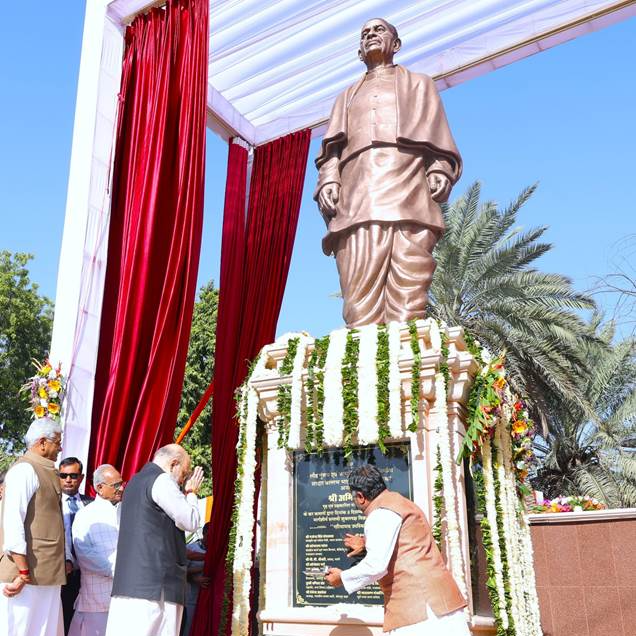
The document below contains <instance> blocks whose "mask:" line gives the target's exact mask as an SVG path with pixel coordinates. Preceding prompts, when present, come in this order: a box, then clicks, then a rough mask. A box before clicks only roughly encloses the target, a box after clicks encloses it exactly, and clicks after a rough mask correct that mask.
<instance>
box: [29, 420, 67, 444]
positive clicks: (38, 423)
mask: <svg viewBox="0 0 636 636" xmlns="http://www.w3.org/2000/svg"><path fill="white" fill-rule="evenodd" d="M58 434H59V435H61V434H62V426H61V425H60V424H59V422H56V421H55V420H52V419H50V418H48V417H39V418H38V419H37V420H33V422H31V426H29V430H28V431H27V432H26V434H25V436H24V445H25V446H26V447H27V448H31V447H32V446H34V445H35V444H37V443H38V440H40V439H42V438H43V437H44V438H46V439H49V440H51V441H53V440H54V439H55V436H56V435H58Z"/></svg>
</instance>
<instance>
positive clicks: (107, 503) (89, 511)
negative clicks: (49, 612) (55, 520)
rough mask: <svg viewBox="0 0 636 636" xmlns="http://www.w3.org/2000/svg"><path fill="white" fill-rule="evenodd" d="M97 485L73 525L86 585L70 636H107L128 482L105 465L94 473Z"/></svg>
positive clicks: (79, 562)
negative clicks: (120, 507)
mask: <svg viewBox="0 0 636 636" xmlns="http://www.w3.org/2000/svg"><path fill="white" fill-rule="evenodd" d="M93 486H94V487H95V490H96V491H97V497H96V498H95V501H93V502H92V503H90V504H89V505H87V506H86V507H85V508H83V509H82V510H80V511H79V512H78V513H77V515H76V516H75V521H74V522H73V549H74V552H75V557H76V559H77V562H78V564H79V567H80V570H81V572H82V585H81V588H80V591H79V596H78V597H77V603H76V604H75V614H74V616H73V620H72V622H71V627H70V631H69V636H103V634H105V633H106V623H107V622H108V608H109V606H110V593H111V590H112V587H113V576H114V573H115V558H116V556H117V538H118V537H119V503H120V501H121V497H122V494H123V491H124V482H123V480H122V477H121V474H120V472H119V471H118V470H117V469H116V468H115V467H114V466H111V465H110V464H103V465H102V466H98V467H97V468H96V469H95V472H94V473H93Z"/></svg>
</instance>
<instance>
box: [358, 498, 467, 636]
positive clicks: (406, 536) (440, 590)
mask: <svg viewBox="0 0 636 636" xmlns="http://www.w3.org/2000/svg"><path fill="white" fill-rule="evenodd" d="M378 508H386V509H387V510H391V511H393V512H395V513H397V514H398V515H400V517H401V518H402V527H401V528H400V533H399V535H398V538H397V542H396V545H395V550H394V552H393V556H392V557H391V561H390V562H389V567H388V572H387V574H386V575H385V576H383V577H382V578H381V579H380V580H379V581H378V583H379V584H380V588H381V589H382V592H383V593H384V631H385V632H387V631H389V630H392V629H397V628H398V627H404V626H406V625H413V624H415V623H419V622H421V621H424V620H426V619H427V618H428V616H427V612H426V607H427V606H428V607H430V608H431V610H432V611H433V612H434V613H435V615H436V616H443V615H445V614H450V613H451V612H454V611H456V610H458V609H461V608H462V607H466V600H465V599H464V597H463V596H462V594H461V592H460V591H459V588H458V587H457V584H456V583H455V580H454V579H453V577H452V575H451V573H450V572H449V571H448V569H447V568H446V565H445V563H444V560H443V558H442V555H441V553H440V551H439V550H438V548H437V545H436V544H435V540H434V539H433V534H432V532H431V527H430V526H429V524H428V522H427V520H426V517H425V516H424V513H423V512H422V511H421V510H420V508H419V507H418V506H417V505H415V504H414V503H413V502H412V501H411V500H409V499H407V498H406V497H403V496H402V495H400V494H399V493H397V492H391V491H390V490H385V491H383V492H382V493H380V494H379V495H378V496H377V497H376V498H375V499H374V500H373V501H372V502H371V503H370V505H369V507H368V508H367V510H366V511H365V514H366V515H367V516H368V515H369V514H371V512H373V511H374V510H376V509H378Z"/></svg>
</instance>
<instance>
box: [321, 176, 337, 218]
mask: <svg viewBox="0 0 636 636" xmlns="http://www.w3.org/2000/svg"><path fill="white" fill-rule="evenodd" d="M338 199H340V184H339V183H327V184H325V185H324V186H323V187H322V188H321V190H320V192H319V193H318V207H319V208H320V211H321V212H322V214H323V216H324V217H325V220H327V219H331V218H333V217H334V216H336V203H338Z"/></svg>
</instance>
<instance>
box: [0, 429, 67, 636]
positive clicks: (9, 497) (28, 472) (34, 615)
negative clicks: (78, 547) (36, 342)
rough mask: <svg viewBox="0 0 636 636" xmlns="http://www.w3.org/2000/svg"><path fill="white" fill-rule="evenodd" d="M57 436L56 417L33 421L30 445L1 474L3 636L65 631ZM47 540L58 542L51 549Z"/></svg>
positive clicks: (58, 635) (55, 635) (0, 622)
mask: <svg viewBox="0 0 636 636" xmlns="http://www.w3.org/2000/svg"><path fill="white" fill-rule="evenodd" d="M61 437H62V429H61V427H60V425H59V424H58V423H57V422H54V421H52V420H49V419H48V418H40V419H38V420H35V421H34V422H33V423H32V424H31V426H30V427H29V430H28V431H27V434H26V435H25V444H26V446H27V448H28V449H29V450H28V451H27V452H26V453H25V455H24V456H23V457H22V458H20V460H19V461H18V462H17V463H16V464H15V465H14V466H13V467H12V468H11V469H10V470H9V471H8V473H7V475H6V479H5V493H4V498H3V501H2V557H1V559H0V571H1V572H2V580H3V581H4V582H2V583H0V634H2V635H3V636H4V635H5V634H6V635H8V636H63V634H64V624H63V620H62V603H61V601H60V585H61V583H62V582H63V581H64V580H65V573H64V525H63V521H62V511H61V508H60V494H61V493H60V489H59V480H58V478H57V474H56V471H55V463H54V461H55V459H57V455H58V454H59V452H60V450H61ZM38 524H39V525H40V526H42V529H41V530H39V531H36V532H35V534H40V533H42V534H43V535H45V534H47V533H48V535H49V536H48V537H44V536H43V537H42V539H46V541H48V542H49V549H48V554H46V553H44V552H40V543H39V542H38V538H35V537H34V533H33V530H34V528H39V525H38ZM51 545H57V547H56V548H54V550H53V552H51V548H50V546H51ZM14 571H15V572H14ZM14 573H15V576H14ZM7 574H9V576H7ZM9 579H10V580H9Z"/></svg>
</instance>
